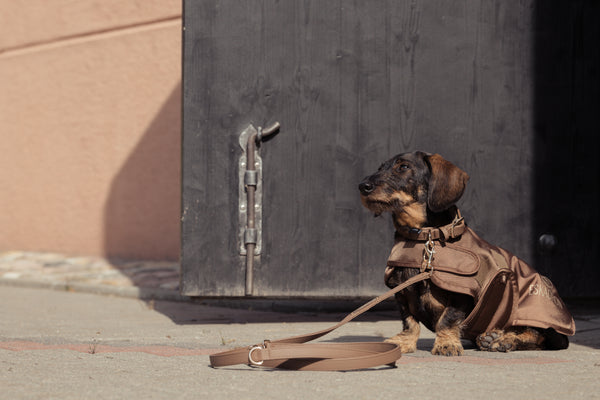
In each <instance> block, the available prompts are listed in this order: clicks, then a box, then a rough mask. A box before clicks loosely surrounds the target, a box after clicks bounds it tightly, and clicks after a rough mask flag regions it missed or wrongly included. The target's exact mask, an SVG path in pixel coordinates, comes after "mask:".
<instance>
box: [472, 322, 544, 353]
mask: <svg viewBox="0 0 600 400" xmlns="http://www.w3.org/2000/svg"><path fill="white" fill-rule="evenodd" d="M476 343H477V347H479V349H480V350H483V351H501V352H509V351H514V350H542V349H543V348H544V345H543V343H544V336H543V335H542V334H540V333H539V332H538V331H536V330H535V329H532V328H529V327H512V328H508V329H506V330H502V329H494V330H491V331H489V332H485V333H482V334H481V335H479V336H478V337H477V339H476Z"/></svg>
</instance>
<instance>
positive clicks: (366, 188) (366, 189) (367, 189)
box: [358, 181, 375, 196]
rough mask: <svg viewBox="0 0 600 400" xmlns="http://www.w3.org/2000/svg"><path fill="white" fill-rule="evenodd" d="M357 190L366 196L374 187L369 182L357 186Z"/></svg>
mask: <svg viewBox="0 0 600 400" xmlns="http://www.w3.org/2000/svg"><path fill="white" fill-rule="evenodd" d="M358 190H360V192H361V193H362V194H363V195H365V196H366V195H368V194H369V193H371V192H372V191H373V190H375V185H373V184H372V183H371V182H369V181H364V182H361V183H360V184H359V185H358Z"/></svg>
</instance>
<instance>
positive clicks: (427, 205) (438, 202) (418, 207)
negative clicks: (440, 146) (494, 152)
mask: <svg viewBox="0 0 600 400" xmlns="http://www.w3.org/2000/svg"><path fill="white" fill-rule="evenodd" d="M468 180H469V176H468V175H467V173H466V172H464V171H463V170H461V169H460V168H458V167H457V166H456V165H454V164H452V163H451V162H449V161H446V160H445V159H444V158H443V157H442V156H440V155H439V154H429V153H424V152H421V151H416V152H413V153H403V154H399V155H397V156H395V157H394V158H392V159H390V160H388V161H386V162H384V163H383V164H382V165H381V166H380V167H379V169H378V170H377V172H375V173H374V174H373V175H371V176H368V177H366V178H365V179H364V180H363V181H362V182H361V183H360V184H359V185H358V188H359V190H360V194H361V200H362V203H363V205H364V206H365V207H366V208H368V209H369V210H370V211H372V212H373V213H375V216H378V215H380V214H381V213H383V212H386V211H389V212H391V213H392V214H393V215H394V220H395V222H396V223H397V224H400V225H403V226H409V227H414V228H421V227H422V226H424V225H425V224H426V223H427V216H428V211H429V212H432V213H439V212H443V211H445V210H447V209H448V208H450V207H451V206H452V205H454V204H455V203H456V202H457V201H458V199H460V197H461V196H462V194H463V192H464V191H465V187H466V185H467V181H468Z"/></svg>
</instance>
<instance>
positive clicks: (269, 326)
mask: <svg viewBox="0 0 600 400" xmlns="http://www.w3.org/2000/svg"><path fill="white" fill-rule="evenodd" d="M32 265H33V264H31V265H30V267H32ZM138 267H139V268H140V270H141V269H142V267H141V266H139V265H138ZM55 268H56V267H55ZM6 269H7V268H5V273H6ZM34 269H35V268H33V267H32V268H30V271H32V270H34ZM23 271H24V270H21V271H16V270H15V271H8V274H9V275H8V277H6V276H5V274H4V276H3V275H2V269H1V268H0V304H2V306H1V307H0V321H1V322H0V388H1V390H0V399H5V398H6V399H37V398H44V399H52V398H55V399H123V398H143V399H154V398H158V399H163V398H165V399H166V398H169V399H177V398H190V397H196V398H211V399H212V398H214V399H221V398H224V399H230V398H232V397H236V398H240V399H259V398H260V399H287V398H289V399H296V398H297V399H307V398H314V397H320V398H325V399H330V398H331V399H338V398H339V399H341V398H344V399H387V398H389V399H398V398H403V399H413V398H419V399H441V398H443V399H465V398H467V399H479V398H508V399H532V398H533V399H537V398H540V399H541V398H553V399H569V400H570V399H593V398H600V379H599V378H600V310H598V309H597V308H594V307H590V305H589V304H588V305H574V306H573V307H572V311H573V313H574V314H575V316H576V324H577V334H576V335H575V336H574V337H573V338H572V340H571V346H570V347H569V349H568V350H564V351H556V352H550V351H546V352H543V351H533V352H515V353H508V354H495V353H484V352H480V351H478V350H476V349H474V348H472V347H470V348H467V349H466V352H465V355H464V356H462V357H450V358H446V357H437V356H432V355H431V354H430V353H429V351H430V350H431V348H432V346H433V338H434V336H433V334H431V333H430V332H428V331H427V330H425V329H424V330H423V333H422V336H421V339H420V341H419V344H418V351H417V352H416V353H414V354H407V355H404V356H403V357H402V358H401V359H400V361H399V362H398V365H397V368H393V369H392V368H380V369H375V370H364V371H356V372H345V373H342V372H293V371H267V370H260V369H255V368H251V367H247V366H236V367H230V368H222V369H213V368H211V367H210V366H209V365H208V354H210V353H212V352H216V351H222V350H225V349H228V348H232V347H238V346H246V345H251V344H255V343H260V342H262V340H263V339H277V338H283V337H287V336H292V335H298V334H301V333H307V332H313V331H317V330H320V329H324V328H326V327H329V326H331V325H332V324H334V323H335V322H337V321H339V320H340V319H341V318H342V317H343V315H342V314H334V313H306V312H304V313H276V312H261V311H249V310H242V309H231V308H223V307H214V306H207V305H202V304H198V303H194V302H191V301H172V300H185V298H180V297H177V293H176V291H175V290H174V289H169V288H164V287H163V288H160V286H157V285H156V284H154V286H153V285H148V286H146V287H145V289H144V291H143V294H144V296H143V297H144V300H141V299H138V298H136V296H135V292H136V288H137V287H135V285H133V283H132V282H130V283H129V284H128V285H129V286H127V284H126V283H122V285H123V286H121V287H129V288H130V289H127V290H121V291H119V290H114V291H111V290H107V289H106V287H103V286H108V284H106V283H102V282H96V283H93V282H91V281H89V280H85V279H83V278H82V279H80V280H79V281H78V285H75V286H73V285H72V284H71V285H60V284H56V282H57V281H60V279H62V278H51V277H50V275H52V274H51V273H47V274H46V276H45V277H42V276H40V275H39V274H38V276H36V274H34V273H33V272H30V273H29V275H28V274H25V273H24V272H23ZM67 272H68V268H66V267H64V268H63V271H62V273H63V275H64V274H67V275H68V273H67ZM79 272H80V275H82V276H83V275H85V273H83V268H79ZM17 273H21V275H20V276H17V275H16V274H17ZM91 275H93V274H90V276H91ZM24 276H26V278H27V279H25V278H23V277H24ZM40 282H46V283H45V284H43V285H42V284H40ZM52 282H54V283H52ZM140 282H141V280H138V283H140ZM51 283H52V284H51ZM115 287H118V286H115ZM51 288H53V289H61V290H50V289H51ZM137 289H139V288H137ZM165 290H166V291H168V292H167V293H171V294H172V295H173V296H175V297H173V298H170V295H167V296H164V295H165ZM97 293H105V294H97ZM106 293H109V295H107V294H106ZM153 295H156V296H155V297H152V296H153ZM161 296H162V297H161ZM161 298H163V299H164V300H163V299H161ZM399 329H400V323H399V322H398V321H397V319H396V315H395V313H394V312H388V311H374V312H369V313H367V315H366V316H364V317H361V319H359V320H358V321H356V322H351V323H350V324H348V325H346V326H344V327H342V328H341V329H339V330H337V331H335V332H333V333H331V334H330V335H328V336H325V337H323V338H322V339H321V340H322V341H372V340H382V339H383V338H384V337H387V336H391V335H393V334H395V333H396V332H397V331H398V330H399Z"/></svg>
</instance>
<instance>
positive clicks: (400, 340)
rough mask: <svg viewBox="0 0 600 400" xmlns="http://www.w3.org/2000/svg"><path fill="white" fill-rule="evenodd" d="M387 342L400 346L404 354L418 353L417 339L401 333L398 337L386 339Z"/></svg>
mask: <svg viewBox="0 0 600 400" xmlns="http://www.w3.org/2000/svg"><path fill="white" fill-rule="evenodd" d="M385 342H386V343H393V344H396V345H398V346H399V347H400V351H402V353H414V352H415V351H417V339H416V338H414V337H409V335H403V334H401V333H399V334H398V335H396V336H393V337H391V338H389V339H386V340H385Z"/></svg>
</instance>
